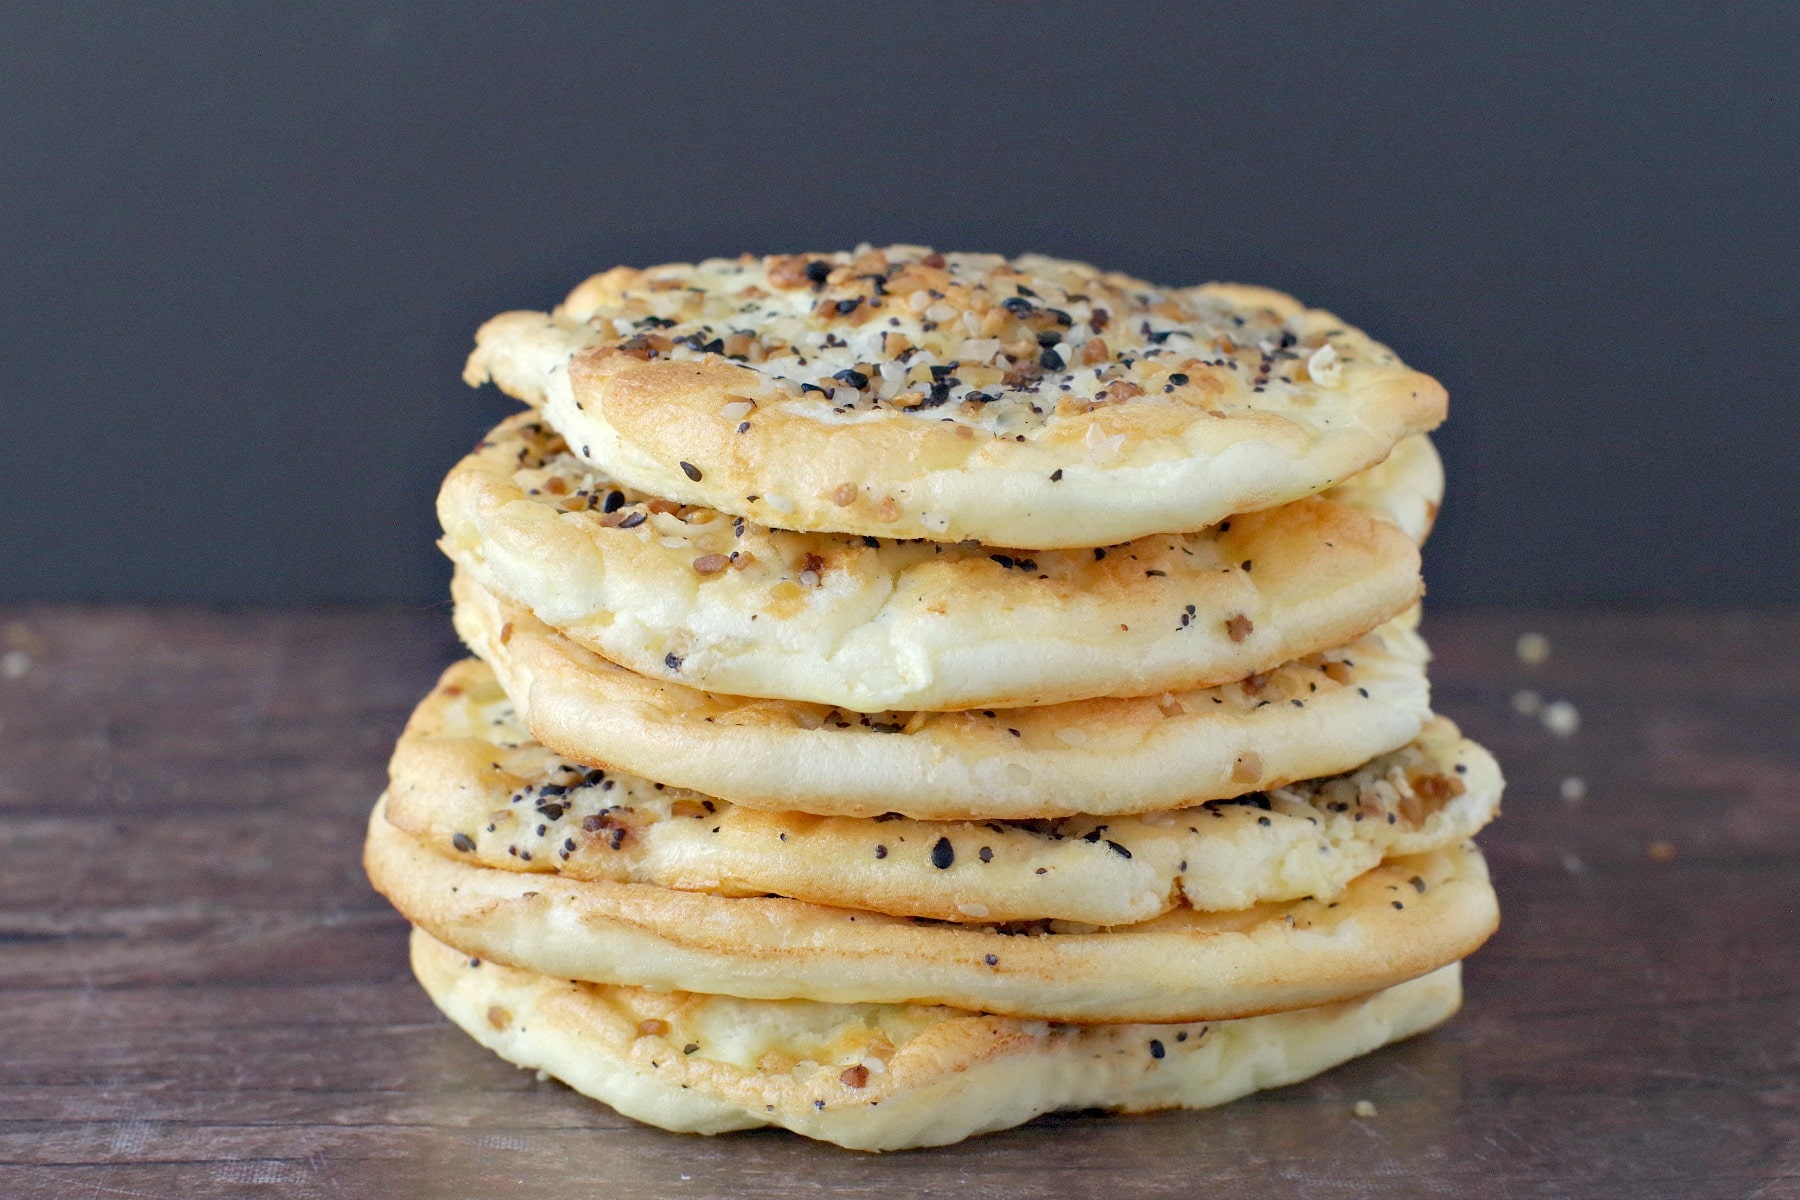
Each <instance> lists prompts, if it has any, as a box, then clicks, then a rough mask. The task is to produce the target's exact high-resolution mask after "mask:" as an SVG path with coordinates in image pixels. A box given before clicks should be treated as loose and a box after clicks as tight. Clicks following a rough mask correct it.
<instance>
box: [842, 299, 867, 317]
mask: <svg viewBox="0 0 1800 1200" xmlns="http://www.w3.org/2000/svg"><path fill="white" fill-rule="evenodd" d="M861 303H862V301H861V300H839V301H838V302H837V310H838V314H839V315H840V316H842V315H846V314H849V313H853V312H855V311H856V306H857V305H859V304H861Z"/></svg>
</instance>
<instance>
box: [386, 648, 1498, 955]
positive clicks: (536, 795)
mask: <svg viewBox="0 0 1800 1200" xmlns="http://www.w3.org/2000/svg"><path fill="white" fill-rule="evenodd" d="M1500 791H1501V780H1500V771H1499V768H1498V766H1497V765H1496V764H1495V763H1494V760H1493V758H1492V757H1491V756H1490V755H1488V754H1487V752H1486V751H1484V750H1483V749H1482V748H1481V747H1479V746H1477V745H1476V744H1475V743H1473V742H1470V741H1466V740H1464V739H1463V738H1461V737H1460V736H1458V734H1457V731H1456V727H1455V726H1454V725H1452V724H1451V723H1450V722H1449V721H1446V720H1443V719H1442V718H1439V719H1437V720H1434V721H1433V722H1432V723H1431V724H1429V725H1427V726H1426V728H1425V730H1424V732H1423V733H1422V734H1421V735H1420V737H1419V738H1418V740H1417V741H1414V742H1413V743H1411V744H1410V745H1407V746H1405V747H1402V748H1401V749H1399V750H1397V751H1395V752H1393V753H1392V754H1385V755H1382V756H1380V757H1379V758H1377V759H1375V760H1374V761H1372V762H1369V763H1366V764H1364V765H1363V766H1361V767H1358V768H1357V769H1356V770H1354V771H1352V772H1349V773H1348V774H1345V775H1340V776H1334V777H1332V778H1329V779H1321V780H1308V781H1305V782H1301V783H1295V784H1291V785H1289V786H1287V787H1282V788H1276V789H1273V790H1271V791H1268V792H1258V793H1254V794H1252V795H1249V796H1240V797H1238V798H1236V799H1234V800H1229V801H1219V800H1215V801H1213V802H1211V803H1210V804H1206V805H1202V806H1199V807H1195V808H1188V809H1177V810H1175V811H1173V812H1163V813H1151V814H1147V815H1144V816H1137V817H1107V818H1097V817H1065V818H1063V819H1061V820H1055V821H1032V822H1012V821H1007V822H1002V821H986V822H979V823H977V822H956V821H915V820H912V819H910V818H906V817H896V818H893V819H880V818H874V819H871V818H867V817H815V816H809V815H806V814H801V813H776V812H768V811H764V810H760V809H753V808H745V807H743V806H741V805H735V804H732V803H731V802H730V801H727V800H718V799H714V798H711V797H707V796H703V795H701V794H699V793H697V792H689V791H685V790H683V789H680V788H669V787H665V786H663V785H662V784H659V783H652V782H650V781H649V780H646V779H644V778H642V777H641V776H635V775H630V774H626V773H623V772H618V771H604V770H601V769H599V768H594V767H587V766H585V765H583V764H579V763H573V762H570V761H569V760H568V759H565V758H563V757H562V756H561V755H558V754H556V753H555V752H553V751H551V750H549V749H547V748H546V747H544V746H543V745H541V744H540V743H538V742H536V741H534V740H532V738H531V735H530V733H529V732H528V731H527V730H526V729H525V728H524V726H523V725H522V724H520V722H519V720H518V717H517V713H516V711H515V710H514V708H513V706H512V703H511V701H509V700H508V699H507V697H506V694H505V693H504V692H503V691H501V690H500V685H499V683H498V682H497V681H496V680H495V678H494V675H493V672H492V671H491V670H489V669H488V667H487V666H486V665H485V664H483V663H481V662H479V661H478V660H472V659H471V660H467V661H464V662H460V663H457V664H455V665H454V666H452V667H451V668H450V669H449V670H448V671H446V672H445V673H444V676H443V678H442V679H441V680H439V682H438V686H437V687H436V688H435V689H433V691H432V693H431V694H430V695H429V696H427V697H426V698H425V700H424V701H423V702H422V703H421V704H420V705H419V708H418V710H417V711H416V712H415V713H414V714H413V717H412V720H410V721H409V722H408V723H407V726H406V732H405V733H403V734H402V735H401V737H400V743H399V745H398V746H397V747H396V748H395V751H394V758H393V762H392V763H391V764H390V766H389V783H388V800H387V816H388V820H389V821H391V822H392V823H393V824H394V825H396V826H398V827H399V828H400V829H403V830H405V831H406V832H407V833H408V834H410V835H412V836H413V837H415V838H417V839H418V840H419V841H421V842H422V843H424V844H425V845H426V846H428V847H431V848H433V849H435V850H437V851H438V852H439V853H440V854H445V855H448V856H451V857H453V858H459V859H463V860H465V861H468V862H471V863H475V864H477V865H480V866H484V867H494V868H498V869H500V870H510V871H522V872H547V873H554V874H561V875H565V876H567V877H569V878H571V879H590V880H608V881H611V882H615V883H643V884H654V885H657V886H660V887H668V888H676V889H679V890H682V891H697V892H710V893H713V894H715V895H723V896H762V895H769V894H775V895H781V896H792V897H794V898H795V899H799V900H805V901H809V902H811V903H814V904H828V905H833V906H836V907H839V908H854V909H862V910H867V911H871V912H882V913H890V914H892V915H895V916H916V917H931V918H934V919H937V920H945V921H957V922H991V921H1029V920H1036V919H1040V918H1046V917H1047V918H1055V919H1060V920H1067V921H1076V922H1084V923H1087V924H1092V925H1127V924H1131V923H1133V922H1137V921H1143V920H1148V919H1149V918H1151V917H1155V916H1159V915H1161V914H1162V913H1165V912H1168V911H1170V910H1171V909H1173V908H1175V907H1176V906H1177V905H1180V904H1184V903H1185V904H1187V905H1188V906H1190V907H1193V908H1198V909H1238V908H1247V907H1249V906H1251V905H1253V904H1257V903H1263V902H1268V901H1281V900H1294V899H1299V898H1301V897H1304V896H1312V897H1315V898H1317V899H1321V900H1332V899H1335V898H1336V897H1337V896H1338V895H1339V893H1341V892H1342V891H1343V889H1344V887H1345V886H1346V885H1347V884H1348V883H1349V882H1350V880H1352V879H1353V878H1355V877H1356V876H1357V875H1360V874H1362V873H1363V872H1364V871H1367V870H1369V869H1370V868H1372V867H1374V866H1375V865H1376V864H1377V863H1379V862H1381V861H1382V859H1384V858H1388V857H1392V856H1396V855H1410V854H1420V853H1425V852H1428V851H1431V850H1437V849H1442V848H1443V847H1446V846H1451V845H1455V844H1457V843H1459V842H1462V841H1466V840H1467V839H1468V838H1470V837H1472V836H1473V835H1474V834H1475V833H1476V831H1477V830H1479V829H1481V828H1482V827H1483V826H1484V825H1486V824H1487V822H1488V821H1490V820H1492V819H1493V817H1494V815H1495V814H1496V812H1497V811H1498V808H1499V801H1500Z"/></svg>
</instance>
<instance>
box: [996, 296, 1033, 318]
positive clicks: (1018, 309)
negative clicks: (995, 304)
mask: <svg viewBox="0 0 1800 1200" xmlns="http://www.w3.org/2000/svg"><path fill="white" fill-rule="evenodd" d="M1000 307H1001V308H1004V309H1006V310H1007V311H1008V312H1010V313H1012V314H1013V315H1014V316H1016V317H1022V316H1024V315H1025V314H1026V313H1028V312H1030V311H1031V301H1029V300H1027V299H1026V298H1025V297H1023V296H1008V297H1007V298H1006V299H1004V300H1002V301H1001V302H1000Z"/></svg>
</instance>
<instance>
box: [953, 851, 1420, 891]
mask: <svg viewBox="0 0 1800 1200" xmlns="http://www.w3.org/2000/svg"><path fill="white" fill-rule="evenodd" d="M979 857H980V858H981V861H982V862H984V863H987V862H993V861H994V848H993V847H992V846H983V847H982V848H981V852H980V855H979ZM1419 890H1420V891H1424V890H1425V889H1424V888H1420V889H1419Z"/></svg>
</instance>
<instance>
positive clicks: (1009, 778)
mask: <svg viewBox="0 0 1800 1200" xmlns="http://www.w3.org/2000/svg"><path fill="white" fill-rule="evenodd" d="M451 592H452V594H453V595H454V597H455V599H456V608H455V614H454V615H455V621H456V628H457V632H458V633H460V634H461V635H462V638H463V641H464V642H465V643H467V644H468V646H469V648H470V649H471V650H473V651H474V652H475V653H476V654H477V655H479V656H480V657H481V658H483V659H484V660H486V661H487V662H488V664H489V665H490V666H492V667H493V668H494V671H495V674H497V675H498V676H499V677H500V681H501V683H502V684H503V685H504V687H505V689H506V691H507V694H508V695H510V696H511V697H512V699H513V702H514V703H515V704H517V705H518V708H519V715H520V717H521V719H522V720H523V721H524V723H525V724H526V726H527V727H528V728H529V729H530V730H531V733H532V736H533V737H534V738H536V739H537V740H538V741H540V742H542V743H544V745H546V746H549V747H550V748H552V749H553V750H555V751H556V752H557V753H558V754H562V755H564V756H566V757H568V758H570V759H573V760H575V761H577V762H582V763H587V764H589V765H592V766H602V767H614V768H617V769H619V770H621V771H626V772H629V773H631V774H633V775H642V776H644V777H645V778H647V779H653V780H655V781H657V782H658V783H664V784H669V785H671V786H674V787H684V788H689V789H691V790H693V791H697V792H702V793H704V794H706V795H708V796H716V797H720V798H722V799H726V800H731V801H734V802H736V803H739V804H744V805H749V806H751V807H756V808H767V809H774V810H777V811H781V812H807V813H815V814H818V815H820V816H853V817H873V816H880V815H882V814H884V813H888V812H897V813H902V814H904V815H906V816H910V817H918V818H921V819H926V820H961V819H975V820H991V819H1004V818H1017V819H1026V818H1040V817H1062V816H1072V815H1076V814H1081V813H1086V814H1089V815H1093V816H1115V815H1119V814H1122V813H1133V812H1147V811H1151V810H1156V809H1165V808H1184V807H1189V806H1192V805H1194V804H1197V803H1200V802H1201V801H1205V800H1218V799H1225V798H1229V797H1231V796H1240V795H1243V794H1245V793H1247V792H1252V791H1255V790H1257V789H1259V788H1268V787H1272V786H1277V785H1280V784H1283V783H1289V782H1292V781H1294V780H1296V779H1312V778H1317V777H1319V776H1324V775H1335V774H1337V773H1339V772H1342V771H1347V770H1349V769H1351V768H1353V767H1356V766H1358V765H1360V764H1362V763H1364V762H1366V761H1368V760H1369V759H1371V758H1373V757H1375V756H1376V755H1378V754H1385V753H1387V752H1388V751H1390V750H1394V749H1397V748H1398V747H1400V746H1403V745H1405V744H1406V743H1407V742H1409V741H1411V740H1412V739H1413V738H1414V737H1415V736H1417V734H1418V732H1419V730H1420V729H1421V728H1423V727H1424V724H1425V722H1426V720H1428V719H1429V717H1430V715H1431V704H1430V692H1429V687H1428V685H1427V683H1426V678H1425V662H1426V658H1427V652H1426V650H1425V645H1424V643H1423V642H1422V641H1420V640H1419V637H1418V635H1417V634H1416V633H1415V632H1413V630H1412V628H1411V623H1412V621H1413V620H1414V619H1415V617H1414V614H1411V613H1409V614H1403V615H1402V617H1400V618H1397V619H1396V620H1395V621H1392V622H1389V623H1388V624H1387V625H1385V626H1383V627H1381V628H1380V629H1378V630H1376V631H1375V632H1373V633H1371V634H1369V635H1368V636H1366V637H1363V638H1361V639H1358V640H1357V641H1356V642H1355V643H1353V644H1351V645H1349V646H1346V647H1343V648H1341V649H1339V650H1333V651H1327V652H1325V653H1323V654H1315V655H1309V656H1308V657H1307V658H1305V659H1303V660H1300V661H1298V662H1295V663H1290V664H1287V665H1286V666H1282V667H1279V668H1277V669H1276V670H1274V671H1272V672H1267V673H1264V674H1260V675H1257V676H1252V677H1251V678H1249V679H1246V680H1243V681H1241V682H1238V683H1232V684H1225V685H1221V686H1219V687H1216V688H1207V689H1202V690H1197V691H1185V692H1179V693H1167V694H1164V695H1160V696H1152V697H1146V698H1141V699H1125V700H1082V701H1074V702H1071V703H1068V704H1058V705H1049V706H1039V707H1034V708H1020V709H975V710H968V711H964V712H960V713H916V712H911V713H909V712H893V713H874V714H861V713H854V712H846V711H843V710H838V709H833V708H828V707H825V706H823V705H810V704H802V703H800V702H798V701H790V700H746V699H743V698H741V697H737V696H725V695H720V694H718V693H712V692H702V691H697V690H695V689H692V688H687V687H682V686H679V685H677V684H672V683H666V682H663V681H660V680H655V679H650V678H647V677H645V676H642V675H638V674H636V673H634V672H631V671H627V670H626V669H624V668H623V667H620V666H616V665H615V664H613V663H610V662H608V661H607V660H605V659H603V658H601V657H600V656H599V655H597V654H594V653H593V652H592V651H589V650H585V649H583V648H582V647H580V646H577V645H576V644H575V643H573V642H571V641H570V640H569V639H567V638H565V637H562V636H561V635H560V634H558V633H556V632H555V631H554V630H552V629H550V628H549V627H548V626H546V625H545V624H544V623H543V622H541V621H539V620H538V619H537V618H536V617H535V616H533V615H532V614H531V613H529V612H528V611H526V610H525V609H522V608H519V607H517V606H513V605H508V604H506V603H504V602H503V601H501V600H499V599H498V598H496V597H495V596H493V595H492V594H491V593H489V592H487V591H485V590H484V589H482V588H481V586H480V585H479V584H477V583H476V582H475V581H474V580H472V579H470V578H468V577H467V576H466V575H462V574H460V573H459V574H458V575H457V576H456V578H455V579H453V580H452V583H451Z"/></svg>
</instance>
